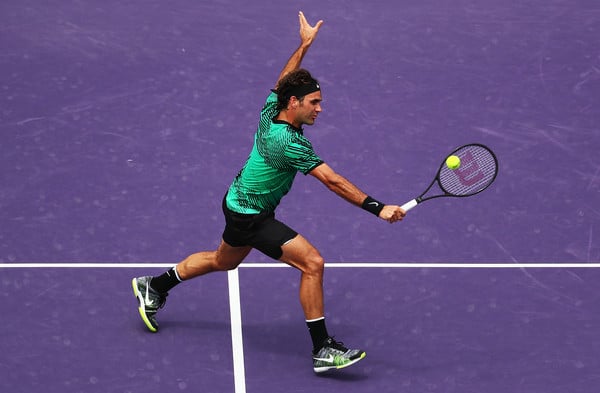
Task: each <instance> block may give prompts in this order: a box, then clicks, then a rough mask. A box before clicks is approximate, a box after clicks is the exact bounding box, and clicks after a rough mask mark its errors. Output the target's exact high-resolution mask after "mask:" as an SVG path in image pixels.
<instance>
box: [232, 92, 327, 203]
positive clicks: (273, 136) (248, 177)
mask: <svg viewBox="0 0 600 393" xmlns="http://www.w3.org/2000/svg"><path fill="white" fill-rule="evenodd" d="M276 107H277V95H276V94H275V93H271V94H270V95H269V97H267V101H266V103H265V106H264V107H263V109H262V111H261V113H260V123H259V125H258V130H257V131H256V134H255V135H254V146H253V147H252V152H251V153H250V156H249V157H248V160H247V161H246V164H245V165H244V167H243V168H242V170H240V172H239V173H238V175H237V176H236V178H235V179H234V181H233V183H232V184H231V186H230V187H229V190H228V192H227V197H226V201H227V207H228V208H229V209H231V210H233V211H235V212H238V213H243V214H257V213H260V212H264V211H274V210H275V208H276V207H277V205H279V202H280V201H281V198H283V197H284V195H285V194H287V193H288V191H289V190H290V188H291V187H292V183H293V182H294V178H295V177H296V173H297V172H302V173H303V174H305V175H306V174H308V173H309V172H310V171H311V170H313V169H314V168H316V167H317V166H319V165H320V164H322V163H323V160H321V159H320V158H319V156H317V155H316V154H315V152H314V150H313V147H312V144H311V143H310V141H309V140H308V139H306V137H304V135H303V131H302V129H301V128H300V129H298V128H295V127H293V126H292V125H291V124H289V123H286V122H283V121H277V120H275V119H274V118H275V116H277V114H278V113H279V111H277V109H276Z"/></svg>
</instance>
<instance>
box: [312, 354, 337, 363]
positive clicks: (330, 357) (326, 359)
mask: <svg viewBox="0 0 600 393" xmlns="http://www.w3.org/2000/svg"><path fill="white" fill-rule="evenodd" d="M313 359H314V360H319V361H322V362H329V363H333V359H334V357H333V355H329V357H328V358H313Z"/></svg>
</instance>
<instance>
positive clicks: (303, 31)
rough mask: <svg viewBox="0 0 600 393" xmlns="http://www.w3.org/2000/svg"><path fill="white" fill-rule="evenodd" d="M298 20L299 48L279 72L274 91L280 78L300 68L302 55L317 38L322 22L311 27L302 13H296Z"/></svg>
mask: <svg viewBox="0 0 600 393" xmlns="http://www.w3.org/2000/svg"><path fill="white" fill-rule="evenodd" d="M298 18H299V19H300V46H299V47H298V49H296V51H295V52H294V53H293V54H292V56H290V58H289V60H288V61H287V63H286V64H285V66H284V67H283V69H282V70H281V73H280V74H279V78H277V83H276V84H275V89H277V87H278V86H279V81H280V80H281V78H283V77H284V76H286V75H287V74H289V73H290V72H292V71H295V70H297V69H298V68H300V64H302V59H303V58H304V55H305V54H306V52H307V51H308V48H310V46H311V45H312V43H313V41H314V39H315V38H316V37H317V33H318V32H319V29H320V28H321V25H322V24H323V21H322V20H319V21H318V22H317V23H316V24H315V25H314V26H311V25H310V24H309V23H308V21H307V20H306V17H304V13H302V11H300V12H299V13H298Z"/></svg>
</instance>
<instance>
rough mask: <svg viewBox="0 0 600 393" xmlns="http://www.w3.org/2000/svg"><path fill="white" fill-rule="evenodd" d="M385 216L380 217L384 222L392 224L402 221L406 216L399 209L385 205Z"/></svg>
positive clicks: (398, 207)
mask: <svg viewBox="0 0 600 393" xmlns="http://www.w3.org/2000/svg"><path fill="white" fill-rule="evenodd" d="M384 209H385V214H383V215H382V216H381V218H383V219H384V220H386V221H387V222H389V223H390V224H393V223H395V222H397V221H402V219H403V218H404V216H406V212H405V211H404V210H403V209H402V208H401V207H400V206H395V205H387V206H385V207H384Z"/></svg>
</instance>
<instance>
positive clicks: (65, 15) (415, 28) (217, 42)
mask: <svg viewBox="0 0 600 393" xmlns="http://www.w3.org/2000/svg"><path fill="white" fill-rule="evenodd" d="M302 7H303V10H304V12H305V14H306V15H307V17H308V19H309V20H310V21H314V20H315V19H316V18H323V19H325V21H326V24H325V25H324V27H323V30H322V32H321V33H320V35H319V38H318V41H317V42H316V43H315V45H314V47H313V48H312V49H311V52H310V53H309V54H308V56H307V58H306V61H305V65H306V66H307V67H308V68H309V69H310V70H311V71H313V73H314V75H315V76H316V77H317V78H318V79H319V80H320V82H321V85H322V87H323V95H324V102H323V108H324V111H323V113H322V114H321V116H319V119H318V122H317V124H316V125H315V126H314V127H310V128H309V127H307V129H306V135H307V136H308V137H309V138H310V139H311V141H312V142H313V145H314V146H315V149H316V152H317V153H318V154H319V155H320V156H321V157H323V158H324V159H325V160H326V161H327V162H328V163H329V164H330V165H331V166H333V167H334V168H335V169H337V170H339V171H340V172H341V173H342V174H344V175H346V176H347V177H349V178H350V179H351V180H352V181H354V182H356V183H357V184H358V185H359V186H361V188H363V189H364V190H365V191H367V192H368V193H369V194H372V195H374V196H375V197H377V198H378V199H380V200H383V201H384V202H395V203H402V202H404V201H406V200H408V199H409V198H412V197H414V195H415V193H418V192H420V191H421V190H422V189H423V187H424V186H426V184H427V183H428V181H429V180H430V179H431V176H432V172H433V171H435V169H436V168H437V165H438V164H439V161H440V159H441V157H443V155H444V154H446V153H447V152H448V151H449V150H450V149H452V148H453V147H456V146H458V145H461V144H464V143H470V142H482V143H485V144H487V145H490V146H491V147H492V148H493V149H494V151H495V152H496V153H497V154H498V158H499V160H500V176H499V178H498V180H497V182H496V183H495V184H494V185H493V186H492V188H490V189H489V190H487V191H486V193H485V194H482V195H480V196H477V197H475V198H472V199H470V200H451V201H438V202H439V203H437V202H436V203H434V202H432V203H431V204H430V205H429V206H423V208H422V209H421V208H420V209H418V210H417V209H415V210H414V211H413V212H411V214H410V216H409V217H407V219H406V220H405V221H404V222H403V223H400V224H397V225H394V226H390V225H388V224H386V223H383V222H380V221H378V220H376V219H375V218H374V217H373V216H372V215H369V214H367V213H365V212H364V211H361V210H360V209H357V208H355V207H353V206H349V205H348V204H346V203H344V202H342V201H340V200H339V198H337V197H335V196H334V195H332V194H331V193H330V192H329V191H327V190H326V189H324V187H322V186H321V185H319V184H317V182H316V181H315V180H314V179H313V178H312V177H310V176H308V177H306V178H305V177H303V176H299V177H298V179H297V181H296V184H295V185H294V188H293V189H292V191H291V193H290V194H289V195H288V196H287V197H286V198H285V199H284V201H283V204H282V206H281V209H280V211H279V212H278V216H279V217H280V218H282V219H283V220H284V221H286V222H287V223H289V224H290V225H291V226H292V227H294V228H295V229H296V230H298V231H300V232H301V233H302V234H304V235H305V236H306V237H307V238H308V239H309V240H310V241H311V242H313V243H314V244H315V245H316V246H317V247H318V248H319V250H321V252H322V254H323V256H324V257H325V259H326V260H327V261H328V262H329V263H336V262H342V263H349V262H357V263H365V262H373V263H385V262H389V263H394V264H396V263H399V262H413V263H436V264H437V263H444V262H445V263H450V262H457V263H460V264H465V269H460V268H459V267H452V268H451V269H444V268H443V267H441V266H438V267H436V268H433V267H432V266H426V265H423V266H421V265H420V266H418V267H417V266H414V268H411V269H397V268H392V267H390V266H388V265H373V266H378V268H377V269H375V270H371V269H368V268H366V267H361V268H360V269H354V267H357V265H352V266H351V267H350V268H348V269H346V268H344V269H328V270H327V272H326V288H327V289H326V291H327V295H326V296H327V304H328V313H329V314H328V315H330V319H329V320H330V321H331V322H330V325H331V326H332V330H334V331H335V332H336V333H335V334H339V335H340V337H339V338H341V339H343V340H346V341H347V342H348V344H352V345H354V344H357V345H364V346H365V347H366V348H365V349H366V350H367V352H368V353H369V356H368V358H367V359H365V361H363V362H361V363H362V364H360V365H357V368H356V369H354V370H353V369H349V370H347V371H345V372H344V373H340V374H336V375H334V376H331V377H326V378H315V377H314V376H313V375H312V371H311V367H310V356H309V354H308V352H309V351H308V350H307V349H306V348H307V347H308V346H309V345H310V344H309V339H308V337H307V333H306V329H305V326H304V324H303V322H302V318H301V317H299V315H300V314H301V311H300V307H299V305H298V303H297V287H296V286H297V282H298V281H297V280H298V277H297V272H296V271H294V270H293V269H262V268H260V267H259V268H256V269H254V268H252V269H247V270H244V274H243V279H242V280H241V282H240V287H241V288H240V289H241V299H240V301H241V307H242V309H243V310H244V320H243V324H244V345H246V348H247V351H245V352H244V353H245V356H246V358H247V360H248V363H247V368H246V370H245V372H246V379H247V381H246V382H247V384H246V388H247V390H248V392H254V391H256V392H259V391H260V392H265V391H266V392H268V391H283V390H285V391H290V390H296V391H299V392H301V391H311V392H318V391H337V390H348V388H349V387H352V390H353V391H355V392H390V391H393V392H399V391H400V392H411V391H430V392H436V391H439V392H444V393H453V392H461V393H464V392H481V391H486V392H491V393H501V392H502V393H503V392H507V391H511V392H516V393H532V392H549V391H552V390H556V389H557V387H568V390H569V392H574V393H590V387H592V388H595V387H596V386H598V373H597V371H596V370H598V368H599V365H598V361H597V353H598V352H599V351H600V348H598V341H597V338H596V336H597V334H596V333H597V326H598V325H599V323H600V322H599V321H598V319H597V315H598V313H597V312H596V311H597V304H598V303H599V302H600V299H599V298H598V295H597V288H596V287H597V285H596V283H597V282H598V278H599V277H598V269H595V268H590V269H588V268H585V267H591V266H594V267H595V264H596V263H598V262H600V247H599V245H598V240H597V238H598V228H599V223H600V220H599V218H600V213H599V212H600V206H599V201H600V198H599V192H600V166H599V165H598V160H597V156H598V155H597V151H598V147H599V146H600V133H599V132H598V119H599V118H600V114H599V108H598V105H597V104H596V101H597V97H598V95H599V88H598V82H599V80H600V77H599V72H598V69H599V64H598V54H597V36H598V31H599V30H600V16H599V15H598V12H597V9H596V6H595V4H594V2H591V1H590V2H585V1H580V2H575V3H574V2H572V1H567V0H546V1H541V0H532V1H527V2H519V1H516V0H509V1H504V2H498V1H494V0H483V1H474V0H460V1H456V2H452V3H449V2H447V1H441V0H433V1H429V2H409V1H393V0H384V1H381V2H378V3H377V4H375V5H374V4H372V3H368V2H364V1H358V0H350V1H346V2H343V4H339V3H333V2H332V3H325V2H322V1H318V0H307V1H305V2H303V4H302ZM231 9H235V12H231ZM297 11H298V10H297V5H296V4H292V3H285V2H278V3H273V2H265V1H255V2H252V3H249V2H242V1H240V0H228V1H211V2H202V3H199V2H193V1H190V0H180V1H177V2H174V3H173V2H169V3H166V2H158V1H155V0H150V1H143V2H142V1H139V0H134V1H130V2H127V3H124V2H118V1H115V0H107V1H104V2H101V3H100V2H93V5H92V3H89V2H88V3H86V6H85V7H84V6H82V4H81V2H78V1H75V0H67V1H62V2H60V4H54V3H52V4H35V6H32V5H31V4H29V3H28V2H23V1H15V0H7V1H3V2H2V5H0V22H1V25H2V26H3V27H2V34H0V45H1V47H2V48H3V52H2V55H1V56H0V92H2V94H0V180H1V181H0V224H1V225H0V263H2V264H13V263H27V262H38V263H48V262H50V263H52V262H54V263H59V264H62V263H65V262H73V263H90V262H98V261H108V262H109V263H114V264H119V263H124V264H139V266H140V267H139V268H137V267H131V268H130V269H128V268H123V269H112V270H111V269H104V268H96V267H94V266H89V267H84V268H82V269H28V268H27V266H23V268H16V269H2V270H0V298H1V299H2V301H1V302H0V315H1V316H2V323H0V336H2V337H5V338H6V337H9V338H10V339H5V340H2V341H0V353H1V354H3V355H4V357H2V358H1V359H0V375H2V376H3V377H4V378H2V379H0V384H1V385H0V390H1V391H11V392H13V393H20V392H27V393H30V392H32V391H38V390H42V389H43V390H44V391H47V392H61V393H64V392H67V393H70V392H81V391H85V392H86V393H94V392H102V393H106V392H136V391H138V390H139V387H140V386H141V385H143V387H144V391H145V392H149V393H151V392H153V391H156V392H159V391H160V392H164V391H169V392H173V391H175V392H176V391H182V392H185V391H203V392H219V393H222V392H231V391H233V390H234V376H233V367H234V366H233V363H232V359H233V354H232V353H231V337H230V332H231V326H230V315H229V313H227V304H228V300H229V298H228V296H227V293H228V291H227V282H226V280H225V275H216V276H214V277H206V278H204V279H201V280H198V281H197V282H195V283H188V284H186V285H184V286H180V287H178V289H177V291H174V292H173V293H172V294H171V295H170V298H169V300H168V302H167V307H166V308H165V309H163V310H161V315H160V318H161V329H162V331H161V333H159V334H158V335H148V334H147V333H146V332H145V331H144V330H143V327H142V326H140V321H138V320H137V319H136V318H138V317H137V315H136V314H135V299H133V298H132V296H131V293H130V288H129V286H128V283H129V281H130V279H131V277H132V276H133V275H138V274H148V272H157V273H158V272H161V271H162V270H163V269H164V268H165V267H168V266H171V265H172V264H173V263H175V262H177V261H179V260H180V259H181V258H183V257H185V256H186V255H188V254H189V253H191V252H194V251H197V250H199V249H209V248H214V247H216V246H217V244H218V241H219V235H220V233H221V231H222V225H223V220H222V217H221V213H220V210H219V209H220V201H221V198H222V196H223V194H224V193H225V190H226V188H227V186H228V185H229V183H230V181H231V179H232V178H233V176H235V174H236V173H237V171H238V170H239V168H240V167H241V165H242V164H243V162H244V160H245V158H246V157H247V155H248V153H249V151H250V146H251V143H252V133H253V131H254V129H255V127H256V122H257V117H258V112H259V110H260V105H261V103H262V102H264V98H265V97H266V94H267V92H268V89H269V88H271V87H272V86H273V83H274V78H275V77H276V76H277V74H278V72H279V71H280V69H281V66H282V64H283V62H284V61H285V60H286V59H287V56H288V55H289V53H290V51H291V50H292V49H293V48H294V47H295V46H296V45H297V43H298V39H297V31H296V26H297V16H296V15H297ZM557 157H559V158H560V162H561V166H560V168H557V167H556V164H555V162H556V159H557ZM248 261H249V262H257V263H266V262H268V260H267V258H265V257H263V256H261V255H260V254H257V253H252V254H251V255H250V257H249V258H248ZM151 262H156V264H152V265H151V266H146V264H148V263H151ZM165 262H169V263H168V264H167V263H165ZM556 262H561V263H572V264H574V265H573V266H551V267H547V268H546V267H544V269H539V270H538V269H535V267H534V266H530V264H535V263H540V264H543V265H539V266H540V267H542V266H546V265H547V264H550V263H551V264H554V263H556ZM487 263H500V264H507V265H509V266H508V267H509V268H506V269H504V268H502V269H470V268H467V267H471V266H474V265H481V264H483V265H481V266H486V265H485V264H487ZM588 263H589V264H590V265H587V264H588ZM512 264H514V266H513V265H512ZM575 264H576V265H575ZM126 266H134V265H126ZM136 266H138V265H136ZM275 266H276V265H275ZM328 266H334V267H337V266H338V265H328ZM340 266H342V265H340ZM394 266H404V265H403V264H399V265H394ZM436 266H437V265H436ZM579 266H582V267H584V268H582V269H580V268H579ZM154 267H156V270H155V269H153V268H154ZM411 267H412V266H411ZM495 267H500V265H499V266H495ZM511 267H514V268H511ZM576 267H577V268H576ZM246 276H247V277H246ZM374 283H376V285H374ZM98 326H102V329H100V330H99V329H98V328H97V327H98ZM368 328H371V329H368ZM371 331H373V332H374V333H371ZM265 370H267V371H265ZM273 375H276V376H281V377H280V378H274V377H273ZM23 381H26V382H25V383H23ZM140 381H143V382H140Z"/></svg>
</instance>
